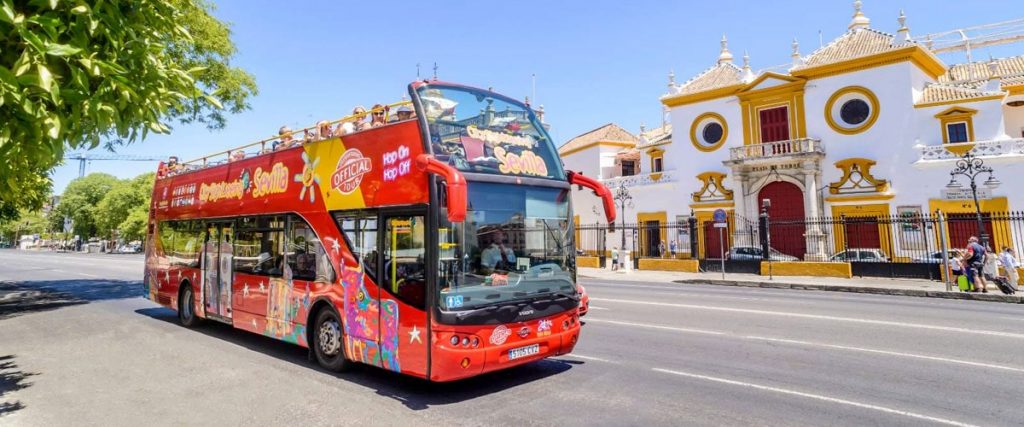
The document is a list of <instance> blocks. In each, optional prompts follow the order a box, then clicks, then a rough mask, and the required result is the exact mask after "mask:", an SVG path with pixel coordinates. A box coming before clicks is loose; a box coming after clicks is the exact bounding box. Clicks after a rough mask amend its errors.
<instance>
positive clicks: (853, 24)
mask: <svg viewBox="0 0 1024 427" xmlns="http://www.w3.org/2000/svg"><path fill="white" fill-rule="evenodd" d="M862 5H863V3H861V1H860V0H857V1H855V2H853V20H852V21H850V29H851V30H853V29H857V28H867V27H868V25H869V24H871V20H870V19H868V17H867V16H864V13H862V12H861V11H860V8H861V6H862Z"/></svg>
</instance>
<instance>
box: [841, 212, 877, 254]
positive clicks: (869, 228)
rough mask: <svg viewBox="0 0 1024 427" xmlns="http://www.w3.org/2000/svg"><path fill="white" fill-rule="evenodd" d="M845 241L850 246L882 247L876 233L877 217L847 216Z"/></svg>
mask: <svg viewBox="0 0 1024 427" xmlns="http://www.w3.org/2000/svg"><path fill="white" fill-rule="evenodd" d="M846 241H847V245H848V246H849V247H850V248H868V249H882V240H881V238H880V237H879V234H878V219H876V218H871V217H853V218H850V217H847V218H846Z"/></svg>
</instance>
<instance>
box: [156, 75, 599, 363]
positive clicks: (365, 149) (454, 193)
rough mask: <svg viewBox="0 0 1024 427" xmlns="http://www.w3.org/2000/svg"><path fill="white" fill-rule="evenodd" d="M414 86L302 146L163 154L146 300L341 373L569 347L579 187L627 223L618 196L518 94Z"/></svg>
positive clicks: (316, 132) (189, 320) (575, 334)
mask: <svg viewBox="0 0 1024 427" xmlns="http://www.w3.org/2000/svg"><path fill="white" fill-rule="evenodd" d="M409 95H410V98H411V101H406V102H403V103H399V104H394V105H393V106H392V107H396V106H402V107H405V108H401V110H406V109H408V107H410V106H411V110H412V111H408V110H406V111H405V112H404V114H391V113H390V112H389V111H387V110H385V109H378V110H374V111H371V112H369V114H376V118H375V121H379V122H380V123H378V125H377V126H373V127H369V126H362V125H365V123H359V122H361V121H362V120H363V117H361V116H349V117H346V118H344V119H341V120H339V121H336V122H333V123H330V124H329V125H327V126H322V127H317V128H309V129H304V130H298V131H296V133H297V134H298V133H300V132H301V133H302V134H305V135H307V136H308V137H307V138H305V141H302V142H299V143H296V144H295V146H293V147H290V148H284V149H278V150H269V149H268V147H269V144H270V143H272V142H275V141H272V140H263V141H259V142H257V143H254V144H250V145H248V146H243V147H240V148H235V149H232V150H228V151H224V152H221V153H217V154H215V155H211V156H208V157H205V158H202V159H199V160H196V161H192V162H187V163H184V164H182V165H172V166H168V165H161V171H160V172H159V174H158V179H157V180H156V184H155V187H154V189H153V198H152V209H151V211H150V212H151V215H150V222H149V226H148V239H147V245H146V274H145V281H144V282H145V286H146V291H147V295H148V296H149V298H150V299H151V300H153V301H155V302H157V303H159V304H161V305H164V306H167V307H170V308H172V309H174V310H177V311H178V317H179V319H180V321H181V323H182V324H184V325H186V326H193V325H196V324H198V323H200V322H201V321H217V322H223V323H227V324H230V325H232V326H234V327H235V328H239V329H244V330H246V331H250V332H255V333H258V334H263V335H266V336H270V337H274V338H277V339H280V340H283V341H287V342H291V343H294V344H297V345H299V346H303V347H307V348H309V349H310V355H311V357H312V358H314V359H316V361H317V362H319V364H320V365H322V366H324V367H325V368H328V369H333V370H342V369H344V368H346V367H348V366H349V365H350V364H352V363H357V362H358V363H364V364H368V365H373V366H378V367H381V368H384V369H388V370H392V371H397V372H401V373H404V374H408V375H413V376H417V377H422V378H426V379H429V380H432V381H450V380H455V379H460V378H466V377H469V376H473V375H477V374H480V373H483V372H489V371H494V370H498V369H503V368H507V367H511V366H515V365H519V364H523V363H527V362H530V361H534V360H538V359H541V358H544V357H549V356H554V355H560V354H565V353H569V352H570V351H572V349H573V347H574V346H575V344H576V341H577V339H578V338H579V333H580V325H579V316H578V314H577V307H578V305H579V298H580V297H579V294H578V293H577V286H576V283H575V282H576V268H575V242H574V240H573V236H574V232H573V222H572V218H573V215H572V207H571V203H570V199H569V195H570V185H581V186H586V187H589V188H591V189H593V190H594V192H595V194H596V195H598V196H600V197H602V198H604V204H605V209H606V214H607V216H608V219H609V221H612V220H613V219H614V215H615V213H614V207H613V204H612V201H611V198H610V197H611V196H610V193H609V192H608V190H607V189H606V188H604V187H603V186H601V185H600V184H599V183H597V182H596V181H594V180H592V179H589V178H586V177H583V176H581V175H578V174H575V173H573V172H567V171H565V170H563V168H562V164H561V162H560V160H559V158H558V155H557V151H556V148H555V145H554V144H553V142H552V140H551V137H550V136H549V135H548V133H547V131H546V130H545V128H544V126H543V125H542V123H541V122H540V121H538V119H537V117H536V116H535V115H534V113H533V112H532V110H531V109H530V108H529V107H528V106H527V105H525V104H523V103H521V102H519V101H516V100H513V99H511V98H508V97H505V96H502V95H499V94H496V93H493V92H492V91H488V90H480V89H475V88H470V87H466V86H461V85H456V84H450V83H442V82H438V81H424V82H415V83H413V84H411V85H409ZM381 115H384V116H386V117H384V118H381V117H380V116H381ZM395 116H397V117H395ZM381 123H383V124H381ZM336 124H337V125H338V126H337V127H336V129H337V130H338V132H337V133H343V134H342V135H340V136H337V135H333V132H332V131H331V130H332V129H335V128H334V127H333V125H336ZM364 127H365V129H363V128H364ZM321 129H322V131H321ZM310 133H312V134H310ZM288 139H290V138H288V137H287V136H284V137H283V138H281V141H285V142H289V141H287V140H288ZM247 150H256V151H257V152H255V153H253V152H249V153H247V152H246V151H247ZM218 159H223V160H220V161H216V160H218Z"/></svg>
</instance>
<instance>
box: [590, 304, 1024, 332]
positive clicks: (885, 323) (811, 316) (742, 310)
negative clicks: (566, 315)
mask: <svg viewBox="0 0 1024 427" xmlns="http://www.w3.org/2000/svg"><path fill="white" fill-rule="evenodd" d="M590 300H591V301H605V302H617V303H622V304H638V305H652V306H659V307H673V308H689V309H693V310H708V311H724V312H729V313H744V314H758V315H765V316H779V317H793V318H798V319H814V320H829V321H834V322H848V323H861V324H868V325H880V326H893V327H899V328H911V329H928V330H933V331H943V332H957V333H962V334H972V335H986V336H993V337H1002V338H1014V339H1024V334H1015V333H1012V332H999V331H986V330H977V329H964V328H954V327H952V326H938V325H925V324H920V323H907V322H893V321H888V320H873V319H858V318H854V317H836V316H825V315H821V314H803V313H786V312H781V311H768V310H754V309H748V308H732V307H712V306H706V305H695V304H677V303H667V302H653V301H636V300H625V299H612V298H591V299H590ZM590 320H593V319H590Z"/></svg>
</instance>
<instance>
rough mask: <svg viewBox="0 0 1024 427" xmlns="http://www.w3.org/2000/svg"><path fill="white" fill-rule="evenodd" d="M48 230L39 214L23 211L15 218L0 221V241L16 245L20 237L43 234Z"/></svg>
mask: <svg viewBox="0 0 1024 427" xmlns="http://www.w3.org/2000/svg"><path fill="white" fill-rule="evenodd" d="M49 228H50V227H48V224H47V221H46V218H44V217H43V215H42V213H41V212H39V211H28V210H24V209H23V210H21V211H19V212H18V213H17V215H16V218H11V219H7V220H3V221H0V241H6V242H13V243H15V244H16V243H17V239H18V237H20V236H23V235H26V234H43V233H45V232H46V231H47V229H49Z"/></svg>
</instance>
